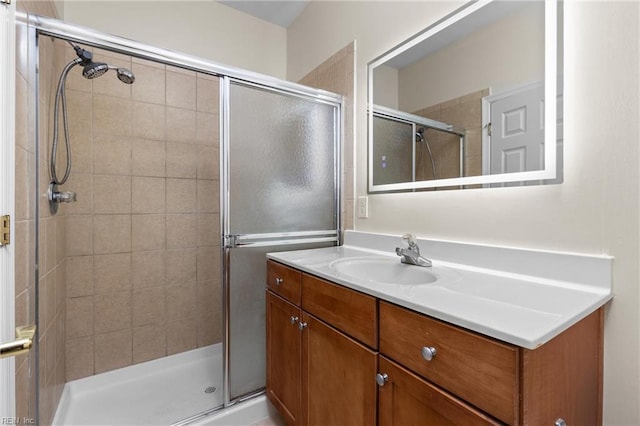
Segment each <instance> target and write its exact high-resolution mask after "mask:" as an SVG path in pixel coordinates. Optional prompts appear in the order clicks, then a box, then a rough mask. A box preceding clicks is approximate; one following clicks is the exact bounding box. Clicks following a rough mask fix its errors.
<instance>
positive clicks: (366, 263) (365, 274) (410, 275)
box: [329, 257, 438, 285]
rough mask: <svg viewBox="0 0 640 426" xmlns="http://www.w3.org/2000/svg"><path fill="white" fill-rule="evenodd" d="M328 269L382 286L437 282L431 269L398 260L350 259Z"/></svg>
mask: <svg viewBox="0 0 640 426" xmlns="http://www.w3.org/2000/svg"><path fill="white" fill-rule="evenodd" d="M329 268H331V269H332V270H333V271H335V272H337V273H338V274H342V275H344V276H347V277H349V278H353V279H359V280H366V281H371V282H376V283H382V284H400V285H420V284H429V283H433V282H435V281H437V280H438V276H437V275H436V274H434V273H433V272H432V270H431V268H425V267H420V266H415V265H406V264H404V263H401V262H400V258H398V259H393V258H380V257H356V258H353V257H351V258H345V259H338V260H335V261H333V262H331V263H330V264H329Z"/></svg>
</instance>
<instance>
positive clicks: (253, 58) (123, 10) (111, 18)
mask: <svg viewBox="0 0 640 426" xmlns="http://www.w3.org/2000/svg"><path fill="white" fill-rule="evenodd" d="M64 20H65V21H67V22H71V23H74V24H78V25H82V26H85V27H89V28H93V29H97V30H100V31H103V32H106V33H109V34H115V35H119V36H123V37H127V38H130V39H133V40H136V41H141V42H145V43H148V44H151V45H154V46H158V47H163V48H167V49H171V50H176V51H179V52H182V53H187V54H191V55H195V56H199V57H201V58H205V59H209V60H212V61H215V62H218V63H221V64H224V65H231V66H234V67H238V68H243V69H246V70H250V71H254V72H259V73H262V74H267V75H271V76H274V77H278V78H282V79H284V78H285V76H286V61H287V42H286V39H287V32H286V30H285V29H284V28H282V27H280V26H278V25H275V24H270V23H268V22H266V21H263V20H260V19H257V18H254V17H252V16H250V15H247V14H245V13H242V12H239V11H237V10H235V9H232V8H230V7H228V6H224V5H222V4H220V3H218V2H216V1H212V0H211V1H209V0H207V1H117V0H113V1H77V0H67V1H65V3H64Z"/></svg>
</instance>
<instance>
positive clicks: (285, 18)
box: [218, 0, 310, 28]
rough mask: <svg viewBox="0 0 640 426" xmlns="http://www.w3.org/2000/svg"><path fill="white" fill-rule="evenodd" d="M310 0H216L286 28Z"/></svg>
mask: <svg viewBox="0 0 640 426" xmlns="http://www.w3.org/2000/svg"><path fill="white" fill-rule="evenodd" d="M309 1H310V0H288V1H273V0H253V1H248V0H247V1H245V0H218V2H219V3H222V4H224V5H226V6H229V7H232V8H234V9H236V10H239V11H241V12H244V13H248V14H249V15H253V16H255V17H256V18H259V19H262V20H264V21H268V22H271V23H273V24H276V25H280V26H281V27H284V28H287V27H289V25H291V23H292V22H293V21H295V20H296V18H297V17H298V15H300V13H302V11H303V10H304V8H305V7H307V4H308V3H309Z"/></svg>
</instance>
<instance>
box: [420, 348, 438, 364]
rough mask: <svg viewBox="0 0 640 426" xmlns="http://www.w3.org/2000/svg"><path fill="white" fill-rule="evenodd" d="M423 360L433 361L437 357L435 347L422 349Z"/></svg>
mask: <svg viewBox="0 0 640 426" xmlns="http://www.w3.org/2000/svg"><path fill="white" fill-rule="evenodd" d="M421 353H422V358H424V359H426V360H427V361H431V360H432V359H433V358H435V356H436V348H434V347H433V346H425V347H423V348H422V351H421Z"/></svg>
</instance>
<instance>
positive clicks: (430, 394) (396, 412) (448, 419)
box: [378, 356, 501, 426]
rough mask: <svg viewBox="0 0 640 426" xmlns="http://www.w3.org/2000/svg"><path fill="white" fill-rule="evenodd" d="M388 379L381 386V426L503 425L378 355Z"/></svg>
mask: <svg viewBox="0 0 640 426" xmlns="http://www.w3.org/2000/svg"><path fill="white" fill-rule="evenodd" d="M379 358H380V359H379V364H380V365H379V367H378V371H379V372H380V374H386V379H387V381H386V382H385V383H384V385H382V386H380V387H379V388H378V417H379V421H378V425H379V426H423V425H429V426H454V425H464V426H474V425H500V424H501V423H499V422H497V421H495V420H493V419H492V418H490V417H488V416H487V415H485V414H483V413H482V412H480V411H478V410H476V409H475V408H473V407H471V406H470V405H467V404H465V403H464V402H462V401H461V400H459V399H457V398H455V397H454V396H452V395H450V394H449V393H447V392H445V391H443V390H441V389H440V388H438V387H436V386H434V385H432V384H430V383H429V382H427V381H425V380H423V379H422V378H420V377H418V376H416V375H415V374H413V373H411V372H410V371H408V370H405V369H404V368H402V367H400V366H399V365H398V364H396V363H394V362H392V361H390V360H388V359H387V358H385V357H383V356H380V357H379Z"/></svg>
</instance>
